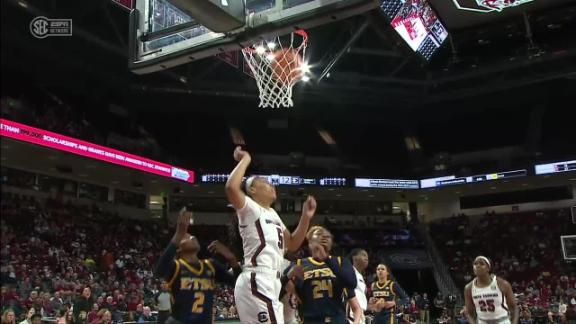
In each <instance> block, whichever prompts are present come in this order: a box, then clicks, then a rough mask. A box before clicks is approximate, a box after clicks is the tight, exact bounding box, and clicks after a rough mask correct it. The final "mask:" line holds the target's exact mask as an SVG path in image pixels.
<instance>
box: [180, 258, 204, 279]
mask: <svg viewBox="0 0 576 324" xmlns="http://www.w3.org/2000/svg"><path fill="white" fill-rule="evenodd" d="M178 261H180V262H182V265H184V266H185V267H186V268H188V270H190V271H191V272H192V273H193V274H195V275H197V276H199V275H201V274H202V272H204V262H202V261H200V269H199V270H196V269H194V267H193V266H191V265H190V264H189V263H188V262H186V260H184V259H179V260H178Z"/></svg>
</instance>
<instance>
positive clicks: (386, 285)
mask: <svg viewBox="0 0 576 324" xmlns="http://www.w3.org/2000/svg"><path fill="white" fill-rule="evenodd" d="M372 297H373V298H375V299H383V300H384V301H387V302H389V301H396V303H397V304H398V303H399V300H397V299H406V298H407V295H406V293H405V292H404V290H403V289H402V288H401V287H400V285H398V283H397V282H395V281H392V280H387V281H386V282H378V281H375V282H373V283H372V284H371V285H370V291H369V292H368V299H370V298H372ZM395 312H396V307H392V308H389V309H382V311H380V312H379V313H377V314H376V316H375V317H374V320H375V321H376V322H377V323H388V322H389V321H388V319H393V318H394V314H395Z"/></svg>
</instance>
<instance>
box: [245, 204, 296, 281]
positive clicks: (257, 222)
mask: <svg viewBox="0 0 576 324" xmlns="http://www.w3.org/2000/svg"><path fill="white" fill-rule="evenodd" d="M237 213H238V220H239V222H238V227H239V230H240V236H241V237H242V245H243V249H244V266H245V267H246V266H248V267H264V268H268V269H272V270H276V271H281V270H282V262H283V260H284V230H285V229H286V227H285V226H284V223H283V222H282V219H280V216H278V214H277V213H276V211H275V210H274V209H272V208H264V207H262V206H260V205H258V203H256V202H255V201H254V200H252V199H251V198H250V197H248V196H246V199H245V203H244V207H242V208H241V209H238V211H237Z"/></svg>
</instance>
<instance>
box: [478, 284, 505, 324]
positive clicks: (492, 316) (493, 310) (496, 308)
mask: <svg viewBox="0 0 576 324" xmlns="http://www.w3.org/2000/svg"><path fill="white" fill-rule="evenodd" d="M472 300H473V301H474V306H475V307H476V315H477V316H478V321H479V322H482V321H485V322H488V321H495V320H502V319H506V318H507V317H508V307H507V305H506V299H505V298H504V294H503V293H502V290H500V287H499V286H498V281H497V279H496V276H494V275H492V281H491V282H490V285H488V286H487V287H483V288H479V287H478V286H477V285H476V279H474V280H473V281H472Z"/></svg>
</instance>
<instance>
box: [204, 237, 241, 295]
mask: <svg viewBox="0 0 576 324" xmlns="http://www.w3.org/2000/svg"><path fill="white" fill-rule="evenodd" d="M208 251H209V252H210V253H212V254H219V255H221V256H222V257H224V259H226V263H228V266H229V267H230V268H232V273H230V272H228V268H227V267H225V266H224V265H222V264H220V262H218V261H217V260H214V259H213V260H212V264H214V267H215V268H216V281H218V282H221V283H224V284H227V285H229V286H232V287H233V286H234V284H235V283H236V278H238V276H239V275H240V273H242V268H241V267H240V263H238V259H236V256H235V255H234V253H232V251H230V249H229V248H228V247H227V246H226V245H224V244H223V243H221V242H220V241H213V242H212V243H210V245H208Z"/></svg>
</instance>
